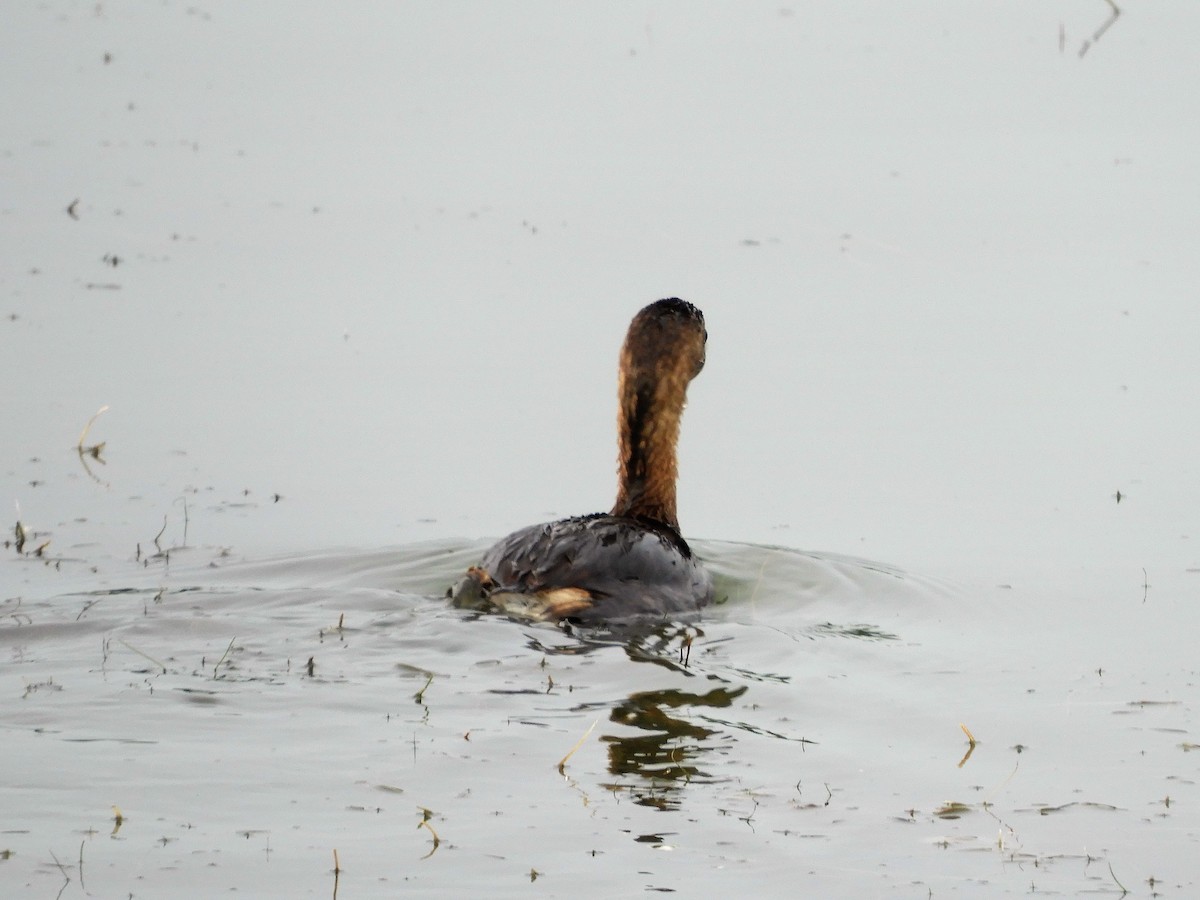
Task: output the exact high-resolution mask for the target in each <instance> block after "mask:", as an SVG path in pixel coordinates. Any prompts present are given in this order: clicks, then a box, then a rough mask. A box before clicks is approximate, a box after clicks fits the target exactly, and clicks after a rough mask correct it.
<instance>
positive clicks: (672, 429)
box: [612, 346, 691, 531]
mask: <svg viewBox="0 0 1200 900" xmlns="http://www.w3.org/2000/svg"><path fill="white" fill-rule="evenodd" d="M633 356H634V354H633V352H632V351H631V348H629V347H628V346H627V347H625V348H624V349H623V350H622V353H621V369H620V375H619V379H618V394H619V397H618V399H619V403H620V409H619V410H618V413H617V454H618V476H619V484H618V490H617V502H616V504H615V505H614V506H613V510H612V512H613V515H614V516H631V517H639V518H645V519H652V520H653V521H655V522H661V523H663V524H664V525H669V526H670V527H671V528H672V529H674V530H675V531H679V520H678V519H677V518H676V513H675V481H676V478H677V476H678V462H677V458H676V444H677V443H678V441H679V423H680V419H681V418H682V416H683V406H684V402H685V401H686V398H687V384H688V381H689V380H690V376H691V373H690V372H688V373H686V374H685V373H684V372H682V371H671V370H669V369H668V370H665V371H664V369H667V367H665V366H656V367H654V368H655V369H656V371H653V372H651V373H647V372H645V371H643V370H641V369H640V368H639V367H638V366H637V364H636V360H635V359H634V358H633Z"/></svg>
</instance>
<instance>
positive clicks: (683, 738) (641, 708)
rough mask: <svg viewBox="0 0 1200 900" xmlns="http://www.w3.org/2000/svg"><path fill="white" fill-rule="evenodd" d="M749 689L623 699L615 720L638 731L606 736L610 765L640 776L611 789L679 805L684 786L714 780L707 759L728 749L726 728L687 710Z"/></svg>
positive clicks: (726, 701) (616, 771)
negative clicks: (702, 722) (693, 717)
mask: <svg viewBox="0 0 1200 900" xmlns="http://www.w3.org/2000/svg"><path fill="white" fill-rule="evenodd" d="M746 690H747V688H746V687H745V686H742V687H737V688H724V687H720V688H714V689H713V690H711V691H709V692H707V693H705V694H696V693H691V692H689V691H680V690H675V689H668V690H660V691H641V692H638V693H635V694H631V695H630V696H629V697H628V698H626V699H625V700H623V701H621V702H620V703H618V704H617V705H616V706H615V707H614V708H613V710H612V713H611V714H610V715H609V721H611V722H613V723H615V724H617V725H621V726H624V728H626V729H634V733H630V734H606V735H603V736H602V737H601V738H600V740H601V741H603V742H604V743H606V744H607V745H608V769H609V771H610V772H611V773H612V774H613V775H616V776H618V777H623V776H630V775H635V776H639V778H638V780H637V781H636V782H633V783H630V782H628V781H623V782H622V783H619V784H611V785H607V787H608V788H609V789H610V790H624V791H628V792H629V793H630V794H631V795H632V796H633V797H634V799H635V802H637V803H640V804H642V805H646V806H653V807H656V808H658V809H675V808H676V807H677V806H678V800H679V797H678V794H679V791H680V790H681V789H682V788H683V787H684V786H686V785H687V784H689V783H690V782H692V781H709V780H712V778H713V776H712V775H710V774H709V773H708V772H707V771H706V770H705V769H704V767H703V765H702V763H703V759H704V757H706V756H708V755H710V754H712V753H714V752H719V751H720V750H722V749H724V748H725V747H726V746H727V744H728V741H729V739H728V738H727V739H726V740H725V741H722V740H721V737H722V736H723V733H722V732H719V731H717V730H715V729H712V728H707V727H705V726H703V725H698V724H696V723H695V722H692V721H689V720H688V719H687V718H686V717H685V716H684V715H682V714H681V713H682V712H684V711H686V710H689V709H693V708H696V707H709V708H721V707H728V706H730V705H732V703H733V701H734V700H736V699H737V698H738V697H740V696H741V695H742V694H744V693H745V692H746Z"/></svg>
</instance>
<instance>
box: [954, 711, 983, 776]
mask: <svg viewBox="0 0 1200 900" xmlns="http://www.w3.org/2000/svg"><path fill="white" fill-rule="evenodd" d="M958 727H959V728H961V729H962V730H963V734H965V735H966V736H967V742H968V744H967V753H966V755H965V756H963V758H962V759H960V760H959V761H958V768H960V769H961V768H962V767H963V766H965V765H966V764H967V760H969V759H970V758H971V754H972V753H974V752H975V745H976V744H978V743H979V742H978V741H977V740H975V735H973V734H971V729H969V728H967V726H966V725H964V724H963V723H962V722H959V723H958Z"/></svg>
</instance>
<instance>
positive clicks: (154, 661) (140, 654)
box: [119, 639, 167, 675]
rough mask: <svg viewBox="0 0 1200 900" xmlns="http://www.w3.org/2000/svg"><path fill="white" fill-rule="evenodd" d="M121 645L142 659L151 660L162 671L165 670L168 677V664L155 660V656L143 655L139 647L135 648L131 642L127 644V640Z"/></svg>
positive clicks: (122, 641) (164, 672)
mask: <svg viewBox="0 0 1200 900" xmlns="http://www.w3.org/2000/svg"><path fill="white" fill-rule="evenodd" d="M119 640H120V639H119ZM121 643H122V644H123V645H124V646H125V648H126V649H127V650H132V651H133V652H134V653H136V654H137V655H138V656H140V657H142V659H148V660H150V662H152V663H154V664H155V665H156V666H158V667H159V668H160V669H162V670H163V674H164V675H166V674H167V666H166V663H163V662H161V661H159V660H157V659H155V658H154V657H153V656H151V655H150V654H149V653H143V652H142V651H141V650H139V649H138V648H137V647H134V646H133V645H132V644H130V643H129V642H127V641H125V640H121Z"/></svg>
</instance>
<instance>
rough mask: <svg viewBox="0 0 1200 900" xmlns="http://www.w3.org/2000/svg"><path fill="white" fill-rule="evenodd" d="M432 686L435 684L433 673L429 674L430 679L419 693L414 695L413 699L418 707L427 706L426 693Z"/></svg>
mask: <svg viewBox="0 0 1200 900" xmlns="http://www.w3.org/2000/svg"><path fill="white" fill-rule="evenodd" d="M431 684H433V673H432V672H430V673H429V677H428V678H427V679H426V680H425V685H424V686H423V687H422V688H421V689H420V690H419V691H417V692H416V693H415V694H413V699H414V700H415V701H417V705H418V706H424V705H425V691H426V690H428V689H429V686H430V685H431Z"/></svg>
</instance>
